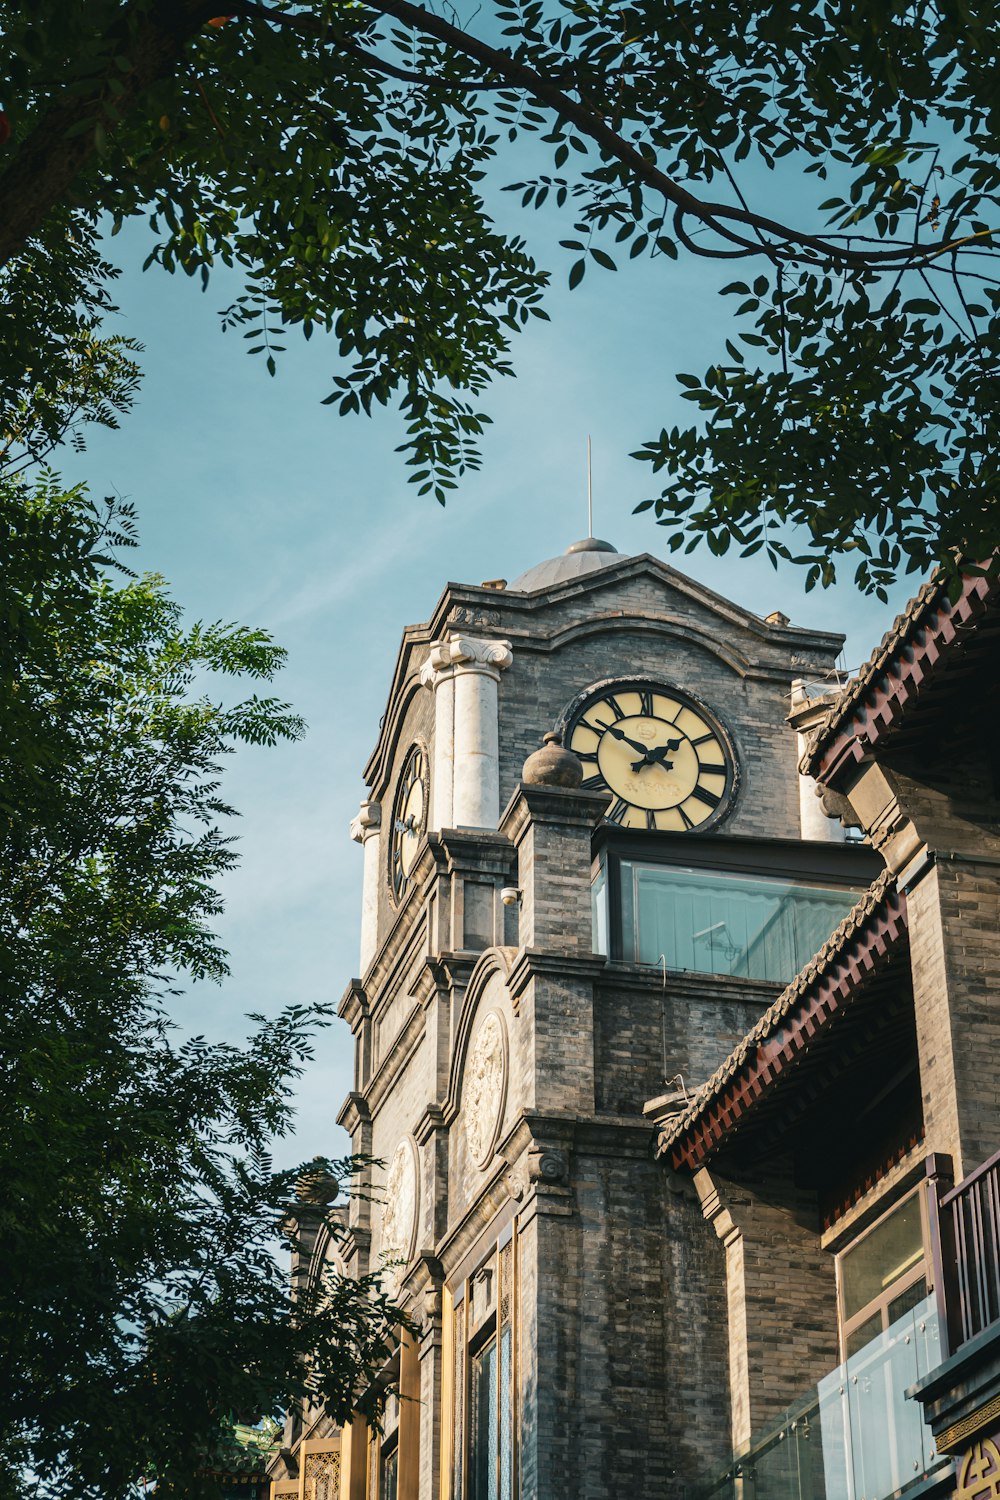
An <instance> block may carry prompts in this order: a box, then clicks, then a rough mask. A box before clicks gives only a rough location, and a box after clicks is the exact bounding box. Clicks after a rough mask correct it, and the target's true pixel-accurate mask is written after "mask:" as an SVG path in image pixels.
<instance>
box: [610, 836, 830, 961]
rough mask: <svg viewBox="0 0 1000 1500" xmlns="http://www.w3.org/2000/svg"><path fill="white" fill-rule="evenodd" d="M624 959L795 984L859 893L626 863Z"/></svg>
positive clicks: (769, 878) (773, 879)
mask: <svg viewBox="0 0 1000 1500" xmlns="http://www.w3.org/2000/svg"><path fill="white" fill-rule="evenodd" d="M620 871H621V877H620V878H621V914H622V950H623V951H622V957H623V958H625V959H626V960H632V961H633V962H638V963H643V964H659V963H665V964H666V967H667V968H668V969H690V970H693V971H694V972H695V973H699V974H737V975H740V976H741V977H743V978H747V979H770V980H776V981H777V982H779V983H787V981H788V980H790V979H792V978H793V977H794V976H795V975H796V974H797V973H798V971H799V969H801V968H802V966H803V965H804V964H806V963H808V961H809V959H810V958H812V956H813V954H814V953H816V952H817V950H818V949H819V948H821V947H822V946H823V944H824V943H825V942H826V940H827V938H828V937H829V936H830V934H831V932H832V931H833V930H834V928H835V927H836V926H837V925H838V923H840V922H841V921H842V920H843V919H844V917H845V916H846V915H847V913H848V912H849V911H850V909H851V907H852V906H853V905H854V903H855V901H856V900H857V898H858V895H859V892H858V891H857V890H854V889H850V890H846V889H842V888H837V887H832V886H816V885H805V884H799V883H797V882H791V881H788V880H783V879H779V878H776V877H773V876H766V875H744V874H738V873H734V872H730V871H722V870H698V869H685V868H682V867H680V866H674V865H662V864H640V863H639V862H637V861H633V860H622V861H621V865H620Z"/></svg>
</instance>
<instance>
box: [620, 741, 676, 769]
mask: <svg viewBox="0 0 1000 1500" xmlns="http://www.w3.org/2000/svg"><path fill="white" fill-rule="evenodd" d="M680 748H681V742H680V740H667V742H666V744H664V745H655V746H654V747H653V748H652V749H649V748H648V747H644V749H643V757H642V760H637V761H634V762H633V764H632V769H633V771H640V770H641V769H642V767H643V766H657V765H659V766H662V767H663V769H664V770H665V771H670V770H672V769H673V762H672V761H669V760H664V758H663V757H664V756H665V755H666V754H667V753H668V752H669V751H671V750H679V749H680Z"/></svg>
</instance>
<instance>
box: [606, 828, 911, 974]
mask: <svg viewBox="0 0 1000 1500" xmlns="http://www.w3.org/2000/svg"><path fill="white" fill-rule="evenodd" d="M593 850H594V858H593V862H592V865H591V888H592V889H593V884H594V882H595V881H596V880H598V879H599V878H600V874H601V870H602V867H603V870H604V875H605V885H604V900H605V902H606V912H607V949H608V952H607V958H608V960H609V961H610V962H612V963H629V964H632V963H638V960H637V959H634V958H627V957H625V956H624V955H625V940H624V932H623V924H622V877H621V866H622V863H623V862H628V861H631V862H633V863H638V864H651V865H662V866H664V867H665V868H689V869H694V870H718V871H719V872H720V874H726V875H747V876H750V877H753V876H760V877H764V878H768V879H771V880H774V879H780V880H784V881H785V882H786V883H787V884H789V885H802V886H809V885H822V886H826V887H828V888H832V889H844V890H849V889H851V888H852V887H853V888H854V889H856V890H858V891H859V893H863V892H864V891H865V890H867V889H868V887H869V886H870V885H871V884H872V882H873V881H874V880H875V879H877V877H878V876H879V874H880V873H881V872H882V870H883V869H884V865H883V862H882V860H881V859H880V858H879V856H878V855H877V854H876V853H875V851H874V850H873V849H871V848H870V847H869V846H868V845H861V846H859V845H856V844H855V845H850V844H834V843H830V844H810V843H804V842H803V841H802V840H800V839H761V838H731V837H729V836H726V835H722V834H714V833H709V834H689V833H650V832H643V831H642V830H625V831H622V830H618V829H615V828H613V827H611V826H610V825H607V824H602V825H601V826H600V827H599V828H598V829H597V831H596V832H595V835H594V845H593ZM641 967H643V968H649V967H650V966H649V965H648V964H643V965H641ZM699 972H700V971H699ZM789 977H791V976H789ZM762 982H764V981H762Z"/></svg>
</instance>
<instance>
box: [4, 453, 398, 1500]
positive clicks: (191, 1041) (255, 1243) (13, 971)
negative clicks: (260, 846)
mask: <svg viewBox="0 0 1000 1500" xmlns="http://www.w3.org/2000/svg"><path fill="white" fill-rule="evenodd" d="M133 540H134V537H133V523H132V518H131V515H130V512H129V510H128V508H127V507H122V506H118V505H115V504H113V503H108V504H107V505H105V506H104V507H97V506H95V505H93V504H91V503H90V502H89V501H88V500H87V498H86V496H85V495H84V494H83V493H81V492H80V491H70V492H68V493H64V492H63V491H62V490H61V489H60V487H59V485H58V483H57V482H56V481H55V480H54V478H52V477H51V476H44V475H43V477H42V478H41V480H40V481H39V482H38V483H37V484H35V486H34V487H29V486H28V485H27V484H26V483H25V482H24V481H23V480H21V481H18V480H10V479H6V480H4V481H3V482H2V483H0V552H2V556H3V560H4V562H3V569H2V571H0V721H2V723H3V726H4V734H3V740H2V743H0V1086H2V1091H3V1098H4V1108H3V1111H2V1113H0V1180H2V1182H3V1193H2V1196H0V1223H2V1232H3V1241H4V1248H5V1253H4V1276H3V1278H2V1279H0V1495H2V1496H4V1497H16V1496H21V1495H28V1494H31V1495H53V1496H56V1495H59V1496H62V1495H72V1496H73V1497H74V1500H85V1497H88V1496H93V1497H98V1496H99V1497H101V1500H114V1497H117V1496H124V1495H126V1494H133V1493H135V1492H136V1491H135V1488H134V1487H135V1485H136V1483H137V1482H138V1480H139V1479H141V1477H142V1476H143V1475H150V1474H151V1475H155V1476H156V1477H157V1479H158V1480H159V1481H160V1482H161V1483H162V1484H163V1485H164V1486H166V1487H167V1488H168V1489H169V1488H171V1487H172V1491H173V1492H174V1493H178V1494H184V1495H185V1496H186V1497H191V1496H194V1495H196V1494H197V1492H198V1491H197V1484H196V1482H195V1480H194V1479H193V1477H192V1476H193V1473H194V1471H195V1470H196V1469H197V1467H198V1464H199V1462H200V1461H201V1459H202V1457H203V1455H204V1454H205V1453H206V1452H207V1451H210V1450H211V1448H212V1445H213V1442H214V1441H215V1440H216V1439H217V1437H218V1434H219V1432H220V1429H221V1427H222V1425H223V1424H224V1423H225V1421H226V1420H227V1418H228V1417H229V1416H230V1414H232V1413H252V1414H257V1415H260V1414H269V1415H273V1414H277V1413H278V1412H280V1411H282V1410H283V1409H284V1408H286V1407H288V1406H292V1407H294V1406H299V1405H301V1404H302V1402H303V1401H304V1400H313V1401H316V1402H320V1401H322V1402H323V1403H324V1404H325V1405H326V1407H327V1409H328V1410H329V1411H330V1412H331V1413H332V1414H333V1415H334V1416H339V1418H340V1419H341V1420H345V1419H346V1418H347V1417H348V1416H349V1414H350V1412H351V1410H352V1409H353V1406H354V1404H355V1390H356V1388H358V1387H359V1386H361V1387H364V1386H367V1385H368V1384H369V1383H370V1379H371V1375H372V1373H373V1371H374V1370H375V1369H377V1368H378V1367H380V1366H381V1364H382V1363H383V1362H384V1359H385V1357H386V1355H387V1352H388V1350H389V1347H390V1342H391V1338H392V1335H393V1329H394V1327H395V1325H396V1323H397V1314H396V1311H395V1309H394V1308H393V1306H392V1305H391V1303H390V1302H389V1301H388V1300H387V1298H386V1297H385V1296H383V1295H382V1293H381V1292H380V1291H379V1289H378V1285H377V1281H376V1279H375V1278H367V1279H362V1280H360V1281H353V1280H348V1279H345V1278H341V1277H338V1276H337V1275H336V1273H335V1271H334V1270H333V1268H332V1266H331V1267H329V1268H328V1270H327V1272H326V1273H325V1274H324V1275H323V1276H322V1277H321V1278H320V1280H319V1281H318V1282H316V1283H315V1284H312V1285H310V1286H309V1287H303V1288H301V1289H300V1291H299V1295H298V1297H297V1299H296V1301H295V1303H294V1307H293V1303H292V1297H291V1288H290V1286H289V1284H288V1279H287V1275H286V1273H285V1270H284V1267H283V1263H282V1262H283V1259H284V1258H283V1257H277V1256H276V1254H275V1249H276V1237H277V1234H278V1229H279V1226H280V1225H281V1224H282V1223H284V1224H285V1227H286V1229H289V1228H292V1231H293V1237H294V1228H293V1226H294V1224H295V1223H296V1222H297V1220H298V1219H301V1217H302V1215H303V1212H304V1210H303V1208H302V1207H301V1205H299V1204H298V1199H297V1197H296V1191H295V1188H296V1179H297V1174H296V1173H294V1172H276V1171H275V1170H274V1169H273V1167H272V1163H271V1159H270V1155H269V1150H270V1145H271V1142H272V1140H273V1139H274V1138H275V1137H276V1136H278V1137H280V1136H281V1135H282V1134H283V1133H284V1132H285V1130H286V1129H287V1127H288V1124H289V1106H288V1103H287V1097H288V1092H289V1086H290V1081H291V1080H293V1079H294V1078H295V1076H296V1075H297V1074H298V1073H299V1071H300V1070H301V1068H302V1066H303V1063H304V1062H305V1060H307V1059H308V1057H309V1056H310V1048H311V1037H312V1034H313V1032H314V1029H315V1025H316V1024H317V1022H322V1018H323V1015H324V1014H325V1010H324V1007H322V1006H319V1007H315V1006H309V1005H303V1004H291V1005H289V1006H287V1007H286V1009H285V1010H284V1011H283V1012H282V1013H281V1014H280V1015H279V1016H277V1017H276V1018H275V1019H273V1020H270V1021H267V1020H264V1019H263V1018H262V1017H255V1018H253V1019H254V1020H255V1021H256V1023H257V1029H256V1034H255V1035H254V1036H253V1037H252V1038H251V1039H250V1040H249V1041H248V1042H247V1043H246V1044H245V1045H243V1046H234V1045H211V1044H209V1043H208V1042H206V1041H205V1040H204V1039H203V1038H200V1037H194V1038H188V1039H181V1038H179V1037H178V1036H177V1035H176V1033H175V1032H174V1030H173V1029H172V1027H171V1025H170V1021H169V1016H168V1010H169V1003H170V998H171V996H172V994H174V993H175V992H176V990H177V988H178V986H179V985H180V984H182V983H184V982H185V981H186V980H189V979H191V978H221V977H222V976H224V975H225V973H226V963H225V955H224V953H223V951H222V949H221V947H220V945H219V942H218V939H217V938H216V937H215V936H214V934H213V932H212V930H211V923H212V919H213V918H214V917H215V916H216V915H217V913H218V912H219V910H220V907H221V902H220V898H219V896H218V894H217V892H216V889H215V885H216V882H217V880H218V878H219V876H220V875H221V874H222V873H223V872H224V871H225V870H227V869H229V868H230V866H231V865H232V864H233V862H234V859H235V852H234V849H233V842H232V839H231V837H230V836H229V835H227V834H226V833H224V832H223V830H222V827H221V824H222V822H223V820H225V819H227V818H228V817H229V816H230V815H231V814H232V809H231V808H230V807H228V806H227V804H226V803H225V801H224V800H223V798H222V796H221V793H220V788H219V777H220V771H221V761H222V757H223V756H225V755H226V754H227V753H229V752H230V751H231V750H232V749H233V747H234V746H236V745H237V744H240V743H244V744H252V745H268V744H273V743H275V742H276V741H277V740H279V739H286V740H287V739H294V738H295V737H296V736H297V735H298V734H299V733H300V732H301V725H300V723H299V721H298V720H297V719H296V718H295V717H294V716H293V715H292V714H290V713H289V711H288V708H287V705H285V704H283V703H281V702H280V701H278V700H276V699H275V698H273V697H270V696H266V695H264V696H262V695H258V694H257V693H253V694H251V695H250V696H249V697H247V698H244V699H243V700H242V701H241V702H237V703H234V704H228V705H227V704H226V703H224V702H221V701H217V700H216V698H215V697H213V696H209V694H208V692H206V691H201V692H196V691H195V686H196V684H199V683H204V682H205V681H206V680H207V681H209V682H210V683H212V684H213V685H214V684H218V683H220V682H221V683H225V682H226V681H227V680H232V679H236V680H240V679H242V680H246V679H250V680H255V681H260V682H265V683H266V682H268V681H269V680H270V679H271V678H272V677H273V675H274V673H275V672H276V671H277V669H278V668H279V667H280V664H281V661H282V656H283V653H282V652H281V650H280V649H279V648H278V647H277V646H275V645H274V643H273V642H272V641H271V640H270V638H269V637H268V636H267V634H266V633H265V632H263V631H260V630H250V629H246V628H243V627H239V626H233V625H219V624H215V625H195V626H193V627H192V628H190V629H187V630H185V629H182V628H181V623H180V611H179V608H178V606H177V605H176V604H175V603H174V602H173V601H172V600H171V599H170V598H169V596H168V594H167V593H166V590H165V587H164V585H163V582H162V580H160V579H159V578H156V577H144V578H135V577H126V576H125V574H124V573H123V571H122V565H121V563H120V561H119V563H118V569H119V571H118V574H117V577H116V576H115V572H114V569H115V565H116V564H115V560H116V558H119V559H120V556H121V552H122V549H123V548H127V547H129V546H130V545H132V543H133ZM354 1170H355V1164H354V1163H352V1162H349V1161H348V1162H343V1163H339V1164H330V1163H319V1164H318V1165H314V1166H313V1167H312V1169H311V1170H310V1171H309V1172H308V1173H307V1174H306V1178H305V1180H304V1182H303V1180H302V1179H299V1196H300V1197H301V1196H303V1195H304V1196H305V1198H306V1199H307V1200H309V1201H308V1213H309V1214H311V1216H312V1221H313V1222H312V1227H313V1228H314V1229H315V1228H316V1227H318V1223H319V1221H325V1222H326V1224H327V1226H328V1228H329V1229H330V1232H331V1233H332V1234H333V1235H334V1237H335V1238H336V1236H337V1235H338V1234H339V1233H340V1232H341V1231H340V1229H339V1227H338V1224H339V1220H338V1217H337V1214H336V1213H335V1212H334V1211H333V1210H331V1209H329V1208H327V1207H325V1206H323V1205H325V1204H326V1203H327V1202H328V1201H329V1200H330V1199H331V1198H332V1197H334V1196H335V1194H336V1190H337V1188H338V1186H339V1185H340V1184H341V1183H346V1182H349V1180H350V1177H351V1174H352V1172H353V1171H354ZM317 1174H318V1175H319V1177H320V1178H322V1179H323V1182H322V1184H321V1185H322V1186H324V1187H325V1189H326V1190H325V1191H324V1192H322V1193H317V1191H316V1182H317ZM328 1174H332V1177H333V1180H332V1181H328V1180H327V1176H328Z"/></svg>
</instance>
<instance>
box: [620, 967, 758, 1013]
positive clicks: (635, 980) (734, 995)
mask: <svg viewBox="0 0 1000 1500" xmlns="http://www.w3.org/2000/svg"><path fill="white" fill-rule="evenodd" d="M597 983H598V988H599V989H600V991H601V993H602V994H615V993H616V992H620V991H622V990H627V991H630V992H632V993H638V994H642V993H648V994H657V995H660V994H662V993H663V992H664V989H666V993H667V995H668V997H669V998H670V999H672V1000H690V1001H691V1002H692V1003H695V1002H697V1001H705V1000H709V1001H724V1002H727V1003H736V1004H745V1005H759V1006H760V1007H761V1008H762V1009H765V1010H766V1008H767V1007H768V1006H769V1005H772V1004H773V1003H774V1001H775V1000H776V999H777V998H778V996H779V995H780V994H781V992H782V990H783V989H784V988H785V986H784V985H783V984H782V983H781V982H780V981H779V980H766V979H742V978H737V977H736V976H735V975H732V974H696V973H694V972H692V971H691V970H688V969H667V971H666V975H664V971H663V969H662V968H661V967H660V966H659V965H658V964H657V965H655V966H653V965H650V964H632V963H622V962H620V961H618V960H612V959H605V961H604V968H603V970H602V971H601V973H600V975H599V976H598V980H597Z"/></svg>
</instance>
